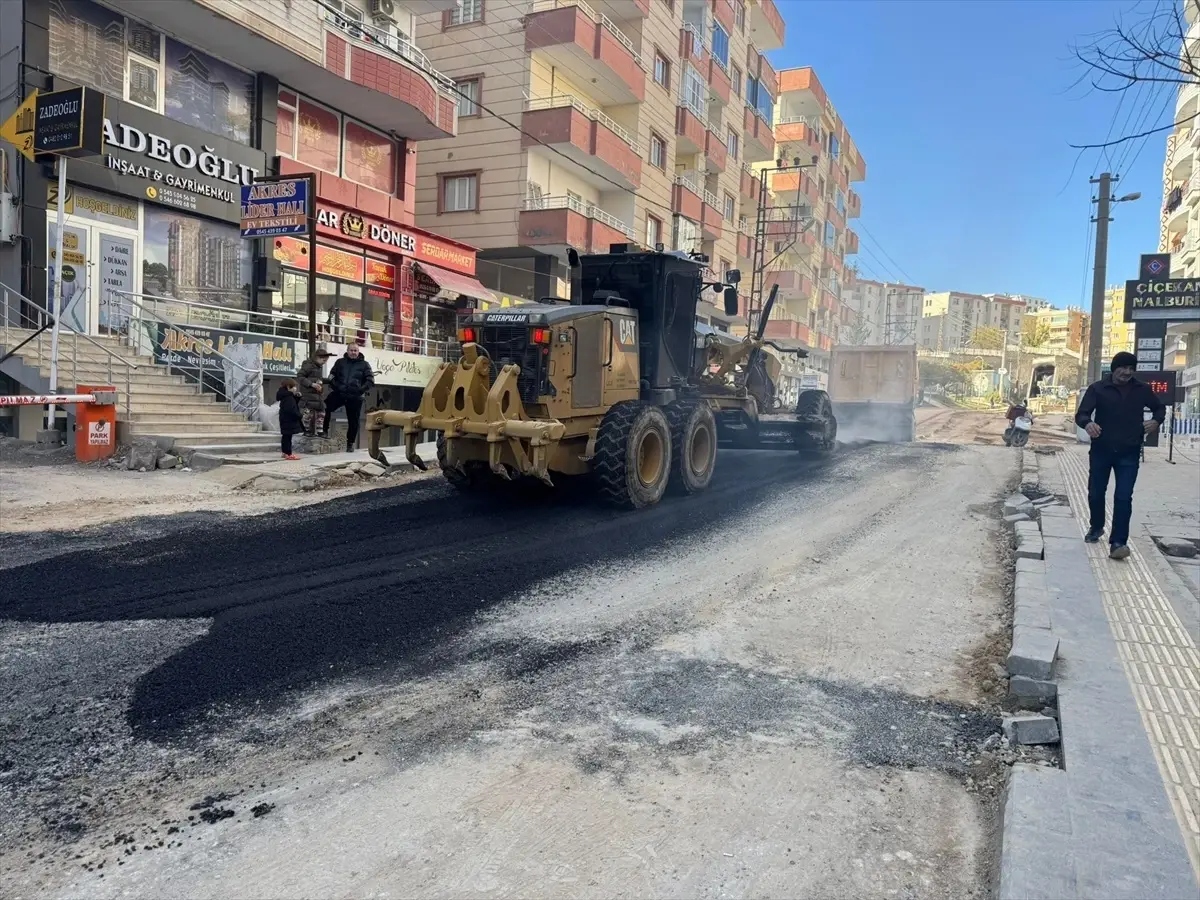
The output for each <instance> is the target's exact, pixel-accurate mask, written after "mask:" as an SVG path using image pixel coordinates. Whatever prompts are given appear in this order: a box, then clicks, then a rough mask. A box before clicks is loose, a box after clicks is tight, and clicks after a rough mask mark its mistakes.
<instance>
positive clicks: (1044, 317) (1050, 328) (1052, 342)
mask: <svg viewBox="0 0 1200 900" xmlns="http://www.w3.org/2000/svg"><path fill="white" fill-rule="evenodd" d="M1090 319H1091V316H1089V315H1088V314H1087V313H1085V312H1084V311H1083V310H1082V309H1080V308H1079V307H1078V306H1071V307H1068V308H1067V309H1039V310H1038V311H1037V312H1033V313H1028V314H1027V315H1026V316H1025V321H1024V343H1025V344H1027V345H1028V344H1031V345H1033V346H1036V347H1038V348H1039V349H1042V348H1044V349H1045V350H1047V351H1052V352H1055V353H1062V352H1067V353H1072V354H1081V353H1082V351H1083V346H1084V342H1085V340H1086V335H1087V331H1088V326H1089V320H1090ZM1034 335H1036V336H1037V337H1039V338H1042V339H1041V340H1039V341H1038V342H1037V343H1036V344H1034V343H1033V342H1032V340H1031V337H1032V336H1034Z"/></svg>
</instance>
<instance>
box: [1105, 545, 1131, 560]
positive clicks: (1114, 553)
mask: <svg viewBox="0 0 1200 900" xmlns="http://www.w3.org/2000/svg"><path fill="white" fill-rule="evenodd" d="M1128 555H1129V545H1128V544H1113V545H1112V549H1111V550H1109V551H1108V557H1109V559H1124V558H1125V557H1127V556H1128Z"/></svg>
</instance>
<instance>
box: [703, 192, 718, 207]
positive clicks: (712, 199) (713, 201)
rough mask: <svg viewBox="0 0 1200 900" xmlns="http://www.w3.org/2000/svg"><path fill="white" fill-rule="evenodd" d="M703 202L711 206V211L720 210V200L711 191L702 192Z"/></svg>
mask: <svg viewBox="0 0 1200 900" xmlns="http://www.w3.org/2000/svg"><path fill="white" fill-rule="evenodd" d="M704 202H705V203H707V204H708V205H709V206H711V207H712V208H713V209H720V208H721V198H720V197H718V196H717V195H716V194H714V193H713V192H712V191H710V190H708V189H707V188H706V189H705V191H704Z"/></svg>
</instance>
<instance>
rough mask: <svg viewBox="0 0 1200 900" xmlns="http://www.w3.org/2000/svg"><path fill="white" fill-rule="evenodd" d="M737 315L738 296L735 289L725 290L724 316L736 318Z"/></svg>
mask: <svg viewBox="0 0 1200 900" xmlns="http://www.w3.org/2000/svg"><path fill="white" fill-rule="evenodd" d="M737 314H738V295H737V288H732V287H730V288H725V315H727V316H736V315H737Z"/></svg>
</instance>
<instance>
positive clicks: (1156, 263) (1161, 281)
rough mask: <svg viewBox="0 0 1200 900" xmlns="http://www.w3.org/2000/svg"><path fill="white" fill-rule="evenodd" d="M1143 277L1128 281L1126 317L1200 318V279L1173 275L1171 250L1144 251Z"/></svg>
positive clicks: (1182, 319)
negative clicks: (1160, 251)
mask: <svg viewBox="0 0 1200 900" xmlns="http://www.w3.org/2000/svg"><path fill="white" fill-rule="evenodd" d="M1138 274H1139V276H1140V277H1139V278H1137V279H1134V280H1130V281H1126V282H1125V321H1126V322H1137V321H1143V320H1146V319H1159V320H1163V319H1166V320H1170V321H1175V322H1181V321H1195V320H1198V319H1200V279H1190V278H1179V279H1172V278H1171V254H1169V253H1143V254H1142V258H1141V265H1140V267H1139V273H1138Z"/></svg>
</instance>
